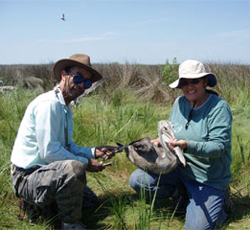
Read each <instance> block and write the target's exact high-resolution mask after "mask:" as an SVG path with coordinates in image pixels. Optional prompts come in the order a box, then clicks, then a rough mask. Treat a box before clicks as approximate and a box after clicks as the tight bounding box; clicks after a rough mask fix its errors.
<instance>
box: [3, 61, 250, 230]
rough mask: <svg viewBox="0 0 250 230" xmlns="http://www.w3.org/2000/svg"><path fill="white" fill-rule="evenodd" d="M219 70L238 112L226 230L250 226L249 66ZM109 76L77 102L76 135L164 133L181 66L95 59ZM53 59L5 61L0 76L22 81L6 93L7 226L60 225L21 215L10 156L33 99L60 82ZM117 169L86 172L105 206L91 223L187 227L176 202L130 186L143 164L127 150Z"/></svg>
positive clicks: (127, 137)
mask: <svg viewBox="0 0 250 230" xmlns="http://www.w3.org/2000/svg"><path fill="white" fill-rule="evenodd" d="M209 66H210V68H211V71H212V72H213V73H215V74H216V76H217V79H218V86H216V88H215V90H216V91H217V92H218V93H219V95H220V96H221V97H222V98H224V99H225V100H226V101H228V103H229V105H230V107H231V110H232V113H233V130H232V155H233V163H232V166H231V169H232V173H233V177H232V181H231V184H230V186H231V190H232V199H233V201H234V203H235V213H234V215H233V216H232V217H231V218H230V219H229V220H228V222H227V223H226V224H225V225H224V226H223V227H222V229H249V226H250V197H249V194H250V176H249V175H250V139H249V136H250V102H249V101H250V89H249V85H250V84H249V83H250V67H249V66H241V65H233V64H222V63H219V64H218V63H209ZM95 67H96V68H97V69H98V70H99V71H100V72H101V73H102V74H103V75H105V76H106V75H110V77H109V79H108V80H107V81H106V82H105V83H103V85H101V86H100V87H99V88H98V89H97V90H96V91H95V92H92V93H91V94H89V95H88V96H86V97H84V98H83V100H81V101H79V102H78V103H77V106H75V107H73V110H74V113H75V114H74V126H75V133H74V141H75V142H76V143H77V144H79V145H84V146H99V145H106V144H108V145H115V143H116V142H119V143H123V144H126V143H129V142H131V141H134V140H137V139H140V138H142V137H151V138H156V137H157V122H158V121H159V120H162V119H168V117H169V113H170V111H171V105H172V103H173V101H174V99H175V98H176V96H178V95H179V94H180V91H178V90H176V91H175V90H170V89H169V88H168V87H167V85H168V84H169V83H170V82H171V81H172V80H173V79H174V78H175V77H176V76H177V75H176V74H177V67H178V66H177V65H175V63H174V64H171V65H170V64H169V63H168V62H167V63H166V65H165V66H145V65H137V64H125V65H120V64H118V63H112V64H98V65H97V64H96V65H95ZM50 70H51V65H50V64H49V65H41V66H31V65H22V66H0V80H3V81H4V84H5V85H15V86H17V89H16V90H15V91H11V92H2V93H1V92H0V151H1V158H0V229H53V225H51V222H49V221H44V220H41V221H39V222H38V223H37V224H31V223H29V222H28V221H27V220H25V221H21V220H18V218H17V216H18V214H19V212H20V210H19V208H18V207H17V202H18V200H17V198H16V197H15V196H14V193H13V191H12V185H11V180H10V169H9V166H10V154H11V149H12V146H13V143H14V140H15V136H16V133H17V130H18V127H19V124H20V121H21V119H22V117H23V114H24V111H25V109H26V106H27V105H28V103H29V102H30V101H31V100H32V99H33V98H35V97H36V95H38V94H39V93H40V92H42V91H46V90H49V89H50V88H52V86H53V85H54V84H55V82H54V81H53V79H52V78H51V74H50ZM27 76H36V77H38V78H39V79H42V80H43V82H44V83H43V85H42V87H39V88H38V89H37V88H36V87H34V86H32V85H27V84H26V83H25V78H26V77H27ZM112 161H114V162H115V165H114V166H113V167H108V168H106V169H105V170H104V171H103V172H99V173H89V172H88V173H87V179H88V185H89V186H90V187H91V188H92V189H93V190H94V191H95V192H96V193H97V194H98V196H99V197H100V199H101V201H102V204H101V205H100V207H99V208H98V209H94V210H93V209H90V210H86V211H85V212H84V218H83V222H84V223H85V224H86V225H87V226H88V227H89V228H90V229H184V227H183V225H184V216H183V215H179V214H178V213H176V212H175V210H172V209H171V200H163V201H160V202H159V201H158V200H155V202H154V203H147V202H146V201H145V199H144V197H143V194H142V195H141V196H138V195H137V194H135V192H134V191H133V190H132V189H131V188H130V186H129V176H130V174H131V172H132V171H133V170H134V169H135V168H136V167H135V166H134V165H133V164H132V163H131V162H130V161H129V160H128V159H127V157H126V155H125V152H122V153H119V154H117V155H116V156H115V157H114V158H112Z"/></svg>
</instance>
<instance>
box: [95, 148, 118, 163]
mask: <svg viewBox="0 0 250 230" xmlns="http://www.w3.org/2000/svg"><path fill="white" fill-rule="evenodd" d="M115 149H117V147H114V146H99V147H96V148H95V157H96V158H99V157H101V158H102V159H103V160H107V159H110V158H112V157H113V156H114V155H115V151H112V150H115Z"/></svg>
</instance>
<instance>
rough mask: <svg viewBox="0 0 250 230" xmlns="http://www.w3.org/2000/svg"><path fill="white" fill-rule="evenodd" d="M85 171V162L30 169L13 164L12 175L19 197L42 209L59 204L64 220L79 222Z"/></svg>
mask: <svg viewBox="0 0 250 230" xmlns="http://www.w3.org/2000/svg"><path fill="white" fill-rule="evenodd" d="M85 170H86V165H84V164H82V163H81V162H79V161H75V160H65V161H56V162H53V163H51V164H49V165H45V166H41V167H39V166H37V167H32V168H30V169H26V170H25V169H20V168H17V167H15V166H13V165H12V170H11V171H12V172H11V176H12V182H13V188H14V191H15V193H16V196H17V197H19V198H23V199H24V200H25V201H26V202H28V203H29V204H31V205H35V206H38V207H39V208H41V209H44V208H45V207H48V206H50V205H56V207H57V211H58V214H59V217H60V218H61V219H62V221H63V222H67V223H75V222H81V219H82V206H83V203H84V189H85V187H86V182H87V181H86V173H85ZM90 191H91V190H90ZM93 194H94V193H93ZM86 199H87V198H86ZM86 199H85V200H86Z"/></svg>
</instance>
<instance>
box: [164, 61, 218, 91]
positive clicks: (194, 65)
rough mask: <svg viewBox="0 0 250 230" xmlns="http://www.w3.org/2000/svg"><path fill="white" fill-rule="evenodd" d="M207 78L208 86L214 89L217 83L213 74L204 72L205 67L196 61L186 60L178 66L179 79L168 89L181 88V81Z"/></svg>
mask: <svg viewBox="0 0 250 230" xmlns="http://www.w3.org/2000/svg"><path fill="white" fill-rule="evenodd" d="M205 76H206V77H207V78H208V86H210V87H214V86H215V85H216V83H217V80H216V77H215V75H214V74H213V73H209V72H207V71H206V69H205V66H204V65H203V64H202V63H201V62H199V61H196V60H186V61H184V62H182V63H181V64H180V66H179V79H178V80H176V81H174V82H173V83H172V84H170V85H169V87H170V88H181V84H180V83H181V79H183V78H185V79H196V78H202V77H205Z"/></svg>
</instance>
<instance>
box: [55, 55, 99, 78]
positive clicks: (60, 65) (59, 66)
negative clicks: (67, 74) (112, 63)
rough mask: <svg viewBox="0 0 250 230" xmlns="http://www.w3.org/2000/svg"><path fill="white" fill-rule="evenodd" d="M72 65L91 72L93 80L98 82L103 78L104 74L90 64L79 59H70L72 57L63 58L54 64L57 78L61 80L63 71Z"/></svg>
mask: <svg viewBox="0 0 250 230" xmlns="http://www.w3.org/2000/svg"><path fill="white" fill-rule="evenodd" d="M70 66H79V67H81V68H83V69H85V70H87V71H89V72H90V73H91V81H92V82H96V81H98V80H100V79H102V75H101V74H100V73H99V72H98V71H96V70H95V69H93V68H91V67H90V66H87V65H84V64H82V63H80V62H78V61H74V60H70V59H61V60H59V61H57V62H56V63H55V65H54V68H53V72H54V76H55V78H56V80H58V82H59V81H61V71H62V70H63V69H65V68H67V67H70Z"/></svg>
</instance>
